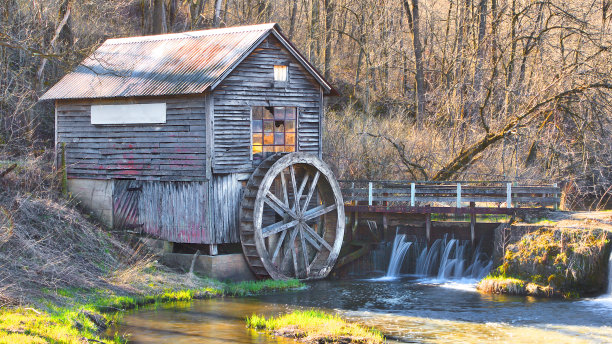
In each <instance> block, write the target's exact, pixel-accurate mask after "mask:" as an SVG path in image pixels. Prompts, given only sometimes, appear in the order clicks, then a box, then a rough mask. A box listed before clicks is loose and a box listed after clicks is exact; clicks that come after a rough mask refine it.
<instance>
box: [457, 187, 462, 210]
mask: <svg viewBox="0 0 612 344" xmlns="http://www.w3.org/2000/svg"><path fill="white" fill-rule="evenodd" d="M457 208H461V183H457Z"/></svg>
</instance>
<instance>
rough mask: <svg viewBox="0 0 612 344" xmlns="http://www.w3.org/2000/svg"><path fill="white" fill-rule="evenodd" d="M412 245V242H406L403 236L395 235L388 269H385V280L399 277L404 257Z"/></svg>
mask: <svg viewBox="0 0 612 344" xmlns="http://www.w3.org/2000/svg"><path fill="white" fill-rule="evenodd" d="M410 245H412V242H410V241H406V235H405V234H397V233H396V234H395V240H393V249H392V251H391V259H390V260H389V267H388V268H387V274H386V275H385V277H386V278H395V277H398V276H399V272H400V269H401V267H402V263H403V262H404V257H405V256H406V253H407V252H408V249H409V248H410Z"/></svg>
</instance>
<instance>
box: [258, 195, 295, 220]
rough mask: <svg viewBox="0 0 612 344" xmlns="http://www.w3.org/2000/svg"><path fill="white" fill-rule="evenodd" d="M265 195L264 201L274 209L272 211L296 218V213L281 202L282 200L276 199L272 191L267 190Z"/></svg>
mask: <svg viewBox="0 0 612 344" xmlns="http://www.w3.org/2000/svg"><path fill="white" fill-rule="evenodd" d="M266 196H267V197H266V198H264V202H266V204H267V205H269V206H270V208H272V209H274V211H275V212H277V213H278V215H280V216H285V215H290V216H291V217H293V218H294V219H295V218H297V215H296V214H295V212H294V211H293V210H291V209H289V208H288V207H287V206H285V205H284V204H283V201H281V200H280V199H278V197H276V196H275V195H274V194H273V193H271V192H270V191H268V194H267V195H266Z"/></svg>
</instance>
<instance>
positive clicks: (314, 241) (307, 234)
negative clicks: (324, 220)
mask: <svg viewBox="0 0 612 344" xmlns="http://www.w3.org/2000/svg"><path fill="white" fill-rule="evenodd" d="M304 238H305V239H306V241H308V243H310V245H312V247H314V248H315V250H317V251H321V245H319V243H317V241H316V240H315V239H313V238H312V237H311V236H310V234H309V233H308V232H306V231H305V232H304Z"/></svg>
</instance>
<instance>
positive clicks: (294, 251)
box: [289, 226, 301, 278]
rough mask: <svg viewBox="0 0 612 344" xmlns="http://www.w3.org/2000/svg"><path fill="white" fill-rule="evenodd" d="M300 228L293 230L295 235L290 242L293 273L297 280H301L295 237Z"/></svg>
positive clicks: (292, 235) (292, 234)
mask: <svg viewBox="0 0 612 344" xmlns="http://www.w3.org/2000/svg"><path fill="white" fill-rule="evenodd" d="M299 227H301V226H298V228H296V229H294V230H293V233H291V241H290V242H289V244H290V245H291V258H293V271H294V272H295V278H299V276H298V262H297V248H296V247H295V237H296V235H297V233H298V231H299V230H300V229H299Z"/></svg>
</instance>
